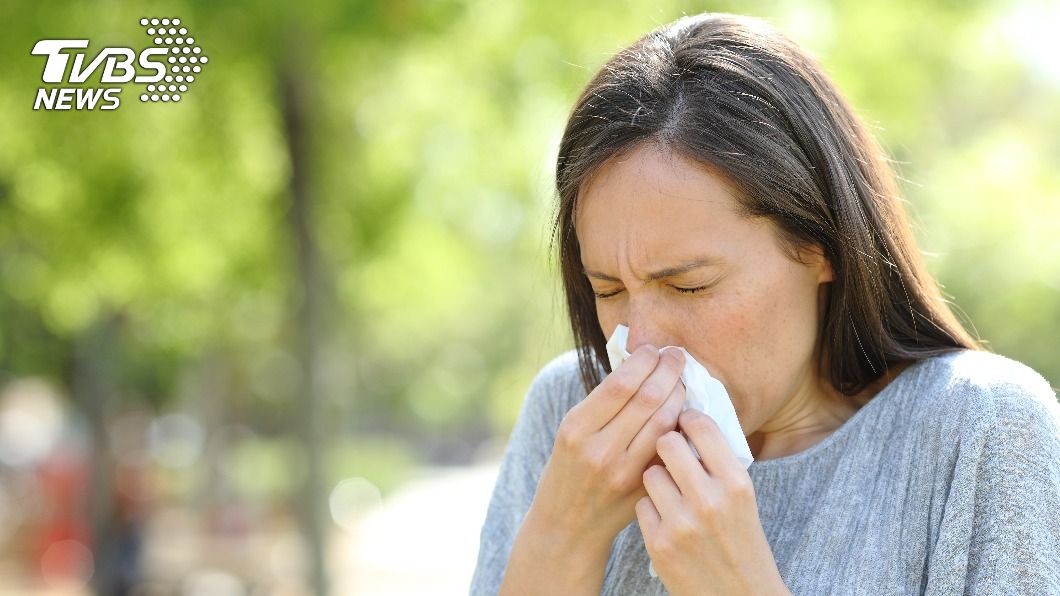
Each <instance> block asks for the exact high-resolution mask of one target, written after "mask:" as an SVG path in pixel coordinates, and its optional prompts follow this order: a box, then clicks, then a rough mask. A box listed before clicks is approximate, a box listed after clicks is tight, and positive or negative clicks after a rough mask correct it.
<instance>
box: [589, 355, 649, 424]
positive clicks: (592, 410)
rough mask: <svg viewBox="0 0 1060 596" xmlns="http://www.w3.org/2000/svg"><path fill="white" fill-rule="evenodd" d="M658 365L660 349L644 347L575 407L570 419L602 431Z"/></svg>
mask: <svg viewBox="0 0 1060 596" xmlns="http://www.w3.org/2000/svg"><path fill="white" fill-rule="evenodd" d="M658 363H659V350H658V349H657V348H655V347H654V346H650V345H647V344H645V345H643V346H640V347H639V348H637V349H636V350H634V351H633V353H632V354H630V356H629V358H627V359H626V361H625V362H623V363H622V364H620V365H619V366H618V368H616V369H615V370H614V371H612V372H611V374H609V375H607V377H605V378H604V380H603V381H602V382H601V383H600V384H599V385H598V386H597V387H596V388H595V389H593V390H592V392H591V393H589V395H588V396H587V397H586V398H585V399H583V400H582V401H581V402H579V403H578V404H577V405H575V406H574V407H573V408H571V411H570V412H569V413H568V416H573V417H575V418H580V419H581V420H580V421H579V423H580V424H584V426H585V428H589V429H590V430H591V431H592V432H597V431H599V430H600V429H602V428H603V427H604V426H605V425H607V423H608V422H610V421H611V419H612V418H614V417H615V415H616V414H618V413H619V412H620V411H621V410H622V408H623V407H625V405H626V403H627V402H629V400H630V399H631V398H632V397H633V396H634V395H636V394H637V390H638V389H640V386H641V385H642V384H643V383H644V381H645V380H646V379H647V378H648V377H649V375H651V373H652V371H654V370H655V367H656V365H657V364H658Z"/></svg>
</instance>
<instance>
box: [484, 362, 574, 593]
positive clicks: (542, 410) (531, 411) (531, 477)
mask: <svg viewBox="0 0 1060 596" xmlns="http://www.w3.org/2000/svg"><path fill="white" fill-rule="evenodd" d="M574 366H576V364H575V365H574ZM571 370H572V365H571V362H570V357H569V355H565V356H561V357H559V358H557V359H556V360H553V361H552V362H551V363H549V364H548V365H546V366H545V367H544V368H543V369H542V370H541V372H540V373H538V375H537V377H536V378H535V379H534V381H533V382H532V383H531V385H530V389H529V390H528V391H527V395H526V399H525V400H524V401H523V405H522V408H521V410H520V413H519V416H518V418H517V419H516V422H515V426H514V428H513V429H512V433H511V436H510V437H509V439H508V445H507V447H506V448H505V451H504V455H503V456H502V458H501V464H500V470H499V472H498V475H497V482H496V484H495V485H494V488H493V494H492V496H491V497H490V502H489V506H488V508H487V511H486V521H485V523H484V524H483V526H482V530H481V533H480V540H479V552H478V560H477V563H476V565H475V571H474V574H473V575H472V579H471V590H470V594H471V596H487V595H489V596H493V595H495V594H497V592H498V591H499V590H500V585H501V580H502V579H503V577H504V571H505V568H506V567H507V564H508V556H509V554H510V553H511V549H512V544H513V542H514V541H515V536H516V534H517V533H518V531H519V528H520V526H521V525H522V522H523V518H524V517H525V515H526V512H527V511H528V510H529V509H530V503H531V502H532V501H533V498H534V493H535V492H536V490H537V482H538V479H539V478H540V477H541V472H542V471H543V470H544V467H545V464H546V463H547V462H548V459H549V457H550V456H551V454H552V445H553V443H554V442H555V437H556V430H557V428H558V427H559V423H560V421H561V420H562V418H563V416H564V415H565V414H566V411H565V408H562V407H561V404H564V403H566V402H567V401H568V399H567V398H568V395H567V394H568V393H570V392H571V391H572V390H573V386H572V383H571V382H570V381H571V375H570V374H569V373H570V371H571Z"/></svg>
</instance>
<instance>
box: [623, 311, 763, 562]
mask: <svg viewBox="0 0 1060 596" xmlns="http://www.w3.org/2000/svg"><path fill="white" fill-rule="evenodd" d="M628 337H629V327H626V326H625V325H619V326H618V327H616V328H615V332H614V333H613V334H611V339H609V340H608V341H607V357H608V360H609V361H610V362H611V370H612V371H614V370H615V369H616V368H618V365H620V364H622V362H624V361H625V360H626V358H629V352H627V351H626V341H627V339H628ZM669 347H673V348H677V349H679V350H681V351H682V352H684V353H685V368H684V370H683V371H681V382H682V383H684V386H685V403H684V406H682V408H681V411H682V412H683V411H685V410H688V409H692V408H694V409H696V410H699V411H700V412H703V413H704V414H706V415H708V416H710V417H711V418H713V419H714V421H715V422H716V423H717V424H718V427H719V428H721V433H722V435H724V436H725V440H726V442H727V443H728V444H729V448H731V449H732V451H733V453H734V454H736V459H738V460H739V461H740V463H741V464H743V467H744V469H746V468H747V467H748V466H750V465H751V462H753V461H754V457H753V456H752V455H751V448H750V446H748V444H747V438H746V437H745V436H744V433H743V427H741V426H740V421H739V420H738V419H737V418H736V409H735V408H734V407H733V405H732V400H731V399H730V398H729V393H728V392H727V391H726V390H725V386H724V385H722V384H721V381H719V380H717V379H715V378H714V377H712V376H710V373H709V372H708V371H707V369H706V367H704V366H703V365H702V364H700V363H699V362H697V361H696V359H695V358H693V357H692V355H691V354H689V353H688V350H686V349H684V348H682V347H680V346H666V347H664V348H662V349H661V350H664V349H666V348H669ZM661 350H660V351H661ZM688 446H689V447H691V448H692V453H693V454H695V456H696V458H698V459H699V460H700V461H702V460H703V458H702V457H701V456H700V455H699V452H698V451H697V450H696V446H695V445H693V444H692V441H691V439H688ZM648 573H649V574H650V575H651V576H652V577H658V574H656V573H655V567H654V566H653V565H651V564H649V565H648Z"/></svg>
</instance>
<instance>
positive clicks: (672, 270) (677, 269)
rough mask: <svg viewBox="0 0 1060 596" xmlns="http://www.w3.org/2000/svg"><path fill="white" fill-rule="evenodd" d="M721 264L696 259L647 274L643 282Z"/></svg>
mask: <svg viewBox="0 0 1060 596" xmlns="http://www.w3.org/2000/svg"><path fill="white" fill-rule="evenodd" d="M721 263H722V260H721V259H719V258H715V257H703V258H700V259H696V260H694V261H689V262H687V263H682V264H680V265H675V266H673V267H667V268H665V269H660V270H658V271H654V272H652V273H649V274H648V276H647V277H646V278H645V279H644V280H643V281H655V280H657V279H663V278H666V277H673V276H675V275H680V274H682V273H687V272H689V271H691V270H693V269H699V268H700V267H714V266H717V265H720V264H721ZM582 272H583V273H585V275H587V276H589V277H592V278H595V279H599V280H602V281H613V282H621V281H622V280H621V279H618V278H617V277H614V276H611V275H607V274H606V273H600V272H599V271H593V270H591V269H585V268H583V269H582Z"/></svg>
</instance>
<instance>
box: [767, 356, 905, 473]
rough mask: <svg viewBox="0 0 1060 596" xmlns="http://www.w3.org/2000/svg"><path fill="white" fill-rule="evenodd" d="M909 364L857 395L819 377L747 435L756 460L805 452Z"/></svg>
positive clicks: (844, 420) (894, 370)
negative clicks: (837, 387) (846, 392)
mask: <svg viewBox="0 0 1060 596" xmlns="http://www.w3.org/2000/svg"><path fill="white" fill-rule="evenodd" d="M908 364H909V363H900V364H898V365H895V366H892V367H891V368H890V369H889V370H888V371H887V372H886V373H885V374H884V375H883V376H881V377H880V378H879V379H877V380H876V381H874V382H873V383H872V384H870V385H869V386H868V387H866V388H865V389H864V390H862V391H861V392H859V393H857V394H855V395H844V394H842V393H840V392H839V391H837V390H836V389H835V388H834V387H832V385H831V383H830V382H828V381H827V380H822V379H820V378H815V379H813V381H812V382H811V383H808V384H807V385H806V386H804V388H802V389H800V390H798V391H796V392H795V393H794V394H793V395H792V397H791V398H790V399H789V400H788V401H787V402H786V403H785V404H784V406H783V407H781V409H780V410H779V411H777V412H776V413H775V414H774V415H773V417H772V418H770V419H769V420H768V421H767V422H766V423H765V424H763V425H762V426H761V427H759V428H758V430H756V431H755V432H753V433H751V434H749V435H747V444H748V446H749V447H750V449H751V455H752V456H754V458H755V460H769V459H776V458H780V457H786V456H788V455H794V454H796V453H799V452H802V451H805V450H806V449H809V448H810V447H812V446H814V445H816V444H817V443H819V442H821V441H822V440H824V439H825V438H827V437H828V436H829V435H831V434H832V433H833V432H835V431H836V429H838V428H839V427H840V426H842V425H843V423H845V422H846V421H847V420H849V419H850V418H851V417H852V416H853V415H854V414H855V413H857V411H858V410H859V409H861V407H862V406H864V405H865V404H866V403H868V402H869V400H871V399H872V398H873V397H874V396H875V395H876V394H877V393H879V391H880V390H881V389H882V388H883V387H885V386H886V385H887V384H888V383H890V382H891V381H892V380H893V379H894V377H895V376H897V375H898V373H899V372H901V371H902V369H904V368H905V367H906V366H908Z"/></svg>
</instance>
